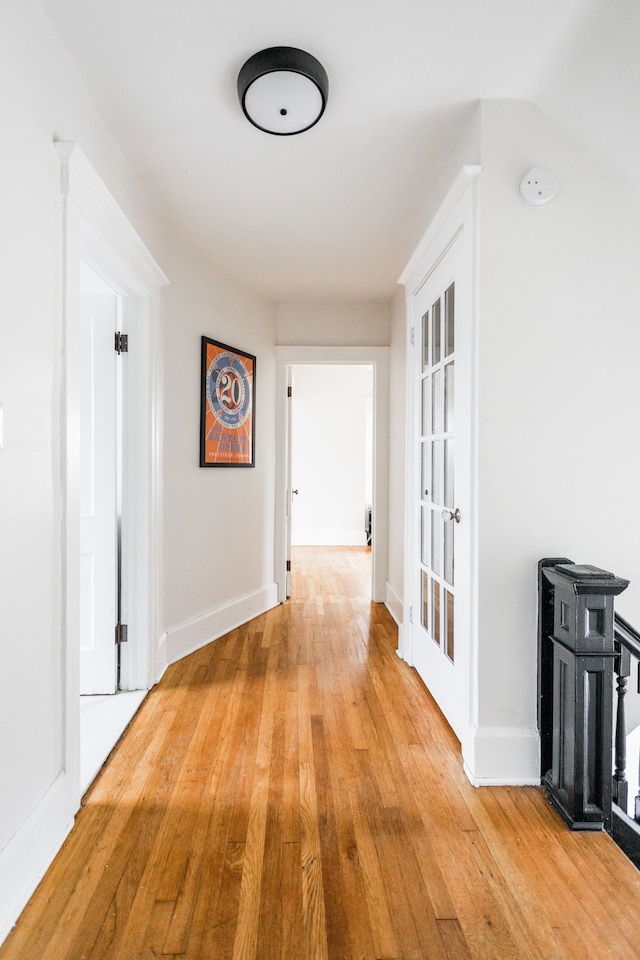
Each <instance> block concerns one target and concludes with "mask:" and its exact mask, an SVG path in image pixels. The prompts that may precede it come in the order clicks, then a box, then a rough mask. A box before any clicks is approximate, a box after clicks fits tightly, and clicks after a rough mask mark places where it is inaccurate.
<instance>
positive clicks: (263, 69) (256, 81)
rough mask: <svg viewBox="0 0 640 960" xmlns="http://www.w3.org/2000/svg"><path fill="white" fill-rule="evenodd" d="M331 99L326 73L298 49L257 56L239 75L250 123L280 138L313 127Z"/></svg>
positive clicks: (275, 49) (272, 49) (271, 49)
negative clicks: (328, 99) (329, 98)
mask: <svg viewBox="0 0 640 960" xmlns="http://www.w3.org/2000/svg"><path fill="white" fill-rule="evenodd" d="M328 95H329V78H328V77H327V73H326V70H325V69H324V67H323V66H322V64H321V63H320V62H319V61H318V60H316V58H315V57H312V56H311V54H310V53H305V51H304V50H298V49H297V48H296V47H269V49H268V50H261V51H260V53H254V55H253V56H252V57H249V59H248V60H247V62H246V63H245V64H244V65H243V67H242V69H241V70H240V73H239V74H238V97H239V98H240V103H241V104H242V109H243V110H244V114H245V116H246V118H247V120H250V121H251V123H252V124H253V125H254V126H256V127H258V129H259V130H263V131H264V132H265V133H273V134H275V135H276V136H280V137H286V136H291V135H292V134H294V133H303V132H304V131H305V130H309V129H310V127H313V126H314V124H316V123H317V122H318V120H319V119H320V117H321V116H322V114H323V113H324V108H325V107H326V105H327V97H328Z"/></svg>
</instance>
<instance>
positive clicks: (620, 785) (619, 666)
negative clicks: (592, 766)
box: [613, 644, 631, 813]
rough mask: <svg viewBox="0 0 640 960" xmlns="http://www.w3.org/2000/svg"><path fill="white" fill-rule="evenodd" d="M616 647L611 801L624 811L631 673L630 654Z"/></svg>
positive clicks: (625, 808) (626, 787)
mask: <svg viewBox="0 0 640 960" xmlns="http://www.w3.org/2000/svg"><path fill="white" fill-rule="evenodd" d="M618 647H619V650H618V654H617V656H616V659H615V662H614V669H615V673H616V675H617V677H618V682H617V684H616V695H617V700H618V703H617V709H616V738H615V754H614V762H615V771H614V774H613V802H614V803H617V804H618V806H619V807H621V808H622V809H623V810H624V812H625V813H626V812H627V803H628V799H629V784H628V782H627V720H626V710H625V703H624V698H625V697H626V695H627V681H628V679H629V675H630V674H631V654H630V653H629V651H628V650H627V649H626V648H625V647H623V646H621V645H620V644H619V645H618Z"/></svg>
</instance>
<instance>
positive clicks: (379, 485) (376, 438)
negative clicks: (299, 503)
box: [275, 346, 389, 603]
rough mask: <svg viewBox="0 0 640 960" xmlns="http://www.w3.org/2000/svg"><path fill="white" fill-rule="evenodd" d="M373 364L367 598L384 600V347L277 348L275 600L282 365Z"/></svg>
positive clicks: (281, 582)
mask: <svg viewBox="0 0 640 960" xmlns="http://www.w3.org/2000/svg"><path fill="white" fill-rule="evenodd" d="M305 363H313V364H320V363H329V364H340V363H348V364H367V365H369V364H370V365H372V366H373V396H374V410H373V434H374V435H373V516H372V519H373V537H372V550H371V555H372V557H371V559H372V562H371V598H372V600H374V601H375V602H376V603H383V602H384V597H385V583H386V580H387V563H388V560H387V554H388V545H389V347H329V346H327V347H303V346H281V347H276V530H275V573H276V582H277V584H278V599H279V600H280V601H281V602H283V601H284V600H286V558H287V557H286V539H287V516H286V508H287V432H286V425H287V368H288V367H289V365H291V364H305Z"/></svg>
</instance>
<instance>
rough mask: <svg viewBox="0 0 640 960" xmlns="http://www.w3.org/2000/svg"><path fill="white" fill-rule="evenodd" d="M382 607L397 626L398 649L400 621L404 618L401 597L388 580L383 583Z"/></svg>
mask: <svg viewBox="0 0 640 960" xmlns="http://www.w3.org/2000/svg"><path fill="white" fill-rule="evenodd" d="M384 605H385V607H386V608H387V610H388V611H389V613H390V614H391V616H392V617H393V619H394V620H395V622H396V624H397V626H398V647H400V642H399V641H400V631H401V630H402V621H403V618H404V616H403V604H402V597H401V596H400V594H399V593H398V592H397V591H396V590H394V588H393V587H392V586H391V584H390V583H389V581H388V580H387V582H386V583H385V592H384Z"/></svg>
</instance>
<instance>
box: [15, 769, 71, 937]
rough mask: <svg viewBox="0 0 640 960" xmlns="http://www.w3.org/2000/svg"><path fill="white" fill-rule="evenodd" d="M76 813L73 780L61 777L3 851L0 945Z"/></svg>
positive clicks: (67, 830)
mask: <svg viewBox="0 0 640 960" xmlns="http://www.w3.org/2000/svg"><path fill="white" fill-rule="evenodd" d="M75 813H76V809H75V807H74V802H73V797H72V789H71V783H70V780H69V777H68V776H67V775H66V774H64V773H60V775H59V776H58V778H57V779H56V780H55V781H54V783H52V785H51V786H50V787H49V789H48V790H47V792H46V793H45V794H44V796H43V797H42V799H41V800H40V802H39V803H38V804H37V806H36V807H35V809H34V810H33V811H32V812H31V813H30V814H29V816H28V817H27V818H26V820H24V821H23V823H22V824H21V825H20V827H19V828H18V831H17V832H16V833H15V834H14V835H13V837H12V838H11V840H9V842H8V843H7V845H6V846H5V847H3V849H2V850H1V851H0V944H2V943H3V942H4V940H5V939H6V937H7V936H8V934H9V932H10V931H11V928H12V927H13V925H14V924H15V922H16V920H17V919H18V917H19V916H20V914H21V913H22V911H23V910H24V908H25V906H26V905H27V902H28V900H29V898H30V897H31V895H32V893H33V892H34V890H35V889H36V887H37V886H38V884H39V883H40V881H41V880H42V878H43V876H44V874H45V873H46V871H47V869H48V868H49V866H50V865H51V862H52V860H53V859H54V857H55V855H56V854H57V853H58V851H59V849H60V847H61V846H62V844H63V843H64V841H65V839H66V837H67V835H68V833H69V831H70V830H71V828H72V826H73V821H74V817H75Z"/></svg>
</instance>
